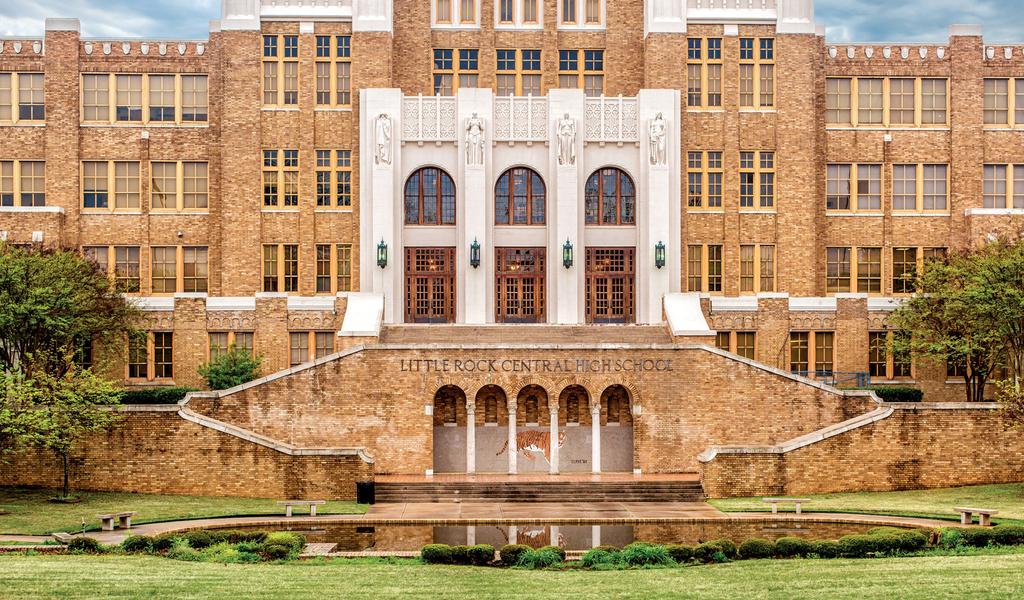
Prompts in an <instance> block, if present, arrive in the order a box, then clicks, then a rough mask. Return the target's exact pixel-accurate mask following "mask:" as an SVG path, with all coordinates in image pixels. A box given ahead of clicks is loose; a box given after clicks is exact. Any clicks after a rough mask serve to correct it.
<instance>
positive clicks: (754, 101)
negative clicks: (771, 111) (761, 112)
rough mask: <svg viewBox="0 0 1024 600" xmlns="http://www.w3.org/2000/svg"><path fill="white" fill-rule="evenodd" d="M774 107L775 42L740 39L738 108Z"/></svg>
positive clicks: (766, 39) (758, 39)
mask: <svg viewBox="0 0 1024 600" xmlns="http://www.w3.org/2000/svg"><path fill="white" fill-rule="evenodd" d="M773 106H775V40H774V39H773V38H740V108H772V107H773Z"/></svg>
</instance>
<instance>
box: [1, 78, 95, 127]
mask: <svg viewBox="0 0 1024 600" xmlns="http://www.w3.org/2000/svg"><path fill="white" fill-rule="evenodd" d="M0 77H2V75H0ZM0 94H2V92H0ZM0 110H2V109H0ZM82 120H83V121H104V122H106V121H109V120H110V75H108V74H106V73H103V74H100V75H95V74H86V75H82Z"/></svg>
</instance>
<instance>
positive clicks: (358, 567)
mask: <svg viewBox="0 0 1024 600" xmlns="http://www.w3.org/2000/svg"><path fill="white" fill-rule="evenodd" d="M1022 570H1024V554H1013V553H1011V554H1000V555H994V554H992V555H977V556H937V557H915V558H899V559H867V560H789V561H778V560H776V561H744V562H737V563H731V564H724V565H709V566H693V567H683V568H673V569H658V570H633V571H617V572H607V571H606V572H583V571H568V572H537V571H519V570H511V571H510V570H504V569H493V568H472V567H438V566H426V565H417V564H409V563H404V564H395V565H387V564H366V563H345V562H336V561H335V562H325V563H319V564H318V563H309V562H306V563H293V564H284V565H218V564H208V563H184V562H177V561H173V560H168V559H165V558H156V557H126V556H102V557H87V556H46V555H40V556H14V555H10V556H6V555H0V581H3V582H4V583H3V587H2V588H0V598H61V599H69V598H115V599H125V598H184V597H187V598H190V599H192V598H195V599H200V598H229V597H236V598H247V599H260V598H273V599H287V598H297V599H307V598H322V597H331V598H357V597H361V598H398V597H401V598H473V599H474V600H485V599H488V598H509V597H513V596H514V597H517V598H558V599H559V600H564V599H565V598H574V597H576V598H643V599H645V600H646V599H650V598H785V599H787V600H789V599H801V598H808V599H819V598H829V599H843V598H850V599H856V600H864V599H865V598H900V599H915V598H922V599H925V598H926V599H929V600H930V599H932V598H938V597H946V598H1013V597H1018V598H1019V597H1022V596H1024V577H1021V576H1020V573H1021V571H1022Z"/></svg>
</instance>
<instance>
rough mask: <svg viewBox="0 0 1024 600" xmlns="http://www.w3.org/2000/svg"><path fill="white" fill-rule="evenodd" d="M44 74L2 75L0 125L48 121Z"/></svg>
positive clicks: (0, 76) (0, 77)
mask: <svg viewBox="0 0 1024 600" xmlns="http://www.w3.org/2000/svg"><path fill="white" fill-rule="evenodd" d="M43 80H44V78H43V74H42V73H0V123H20V122H38V121H43V120H45V119H46V103H45V101H44V96H45V91H44V89H43Z"/></svg>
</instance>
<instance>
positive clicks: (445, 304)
mask: <svg viewBox="0 0 1024 600" xmlns="http://www.w3.org/2000/svg"><path fill="white" fill-rule="evenodd" d="M453 321H455V248H406V249H405V322H406V323H451V322H453Z"/></svg>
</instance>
